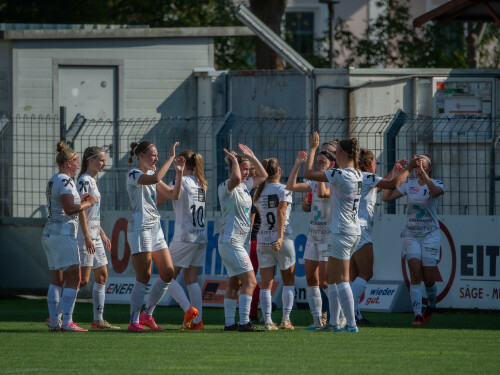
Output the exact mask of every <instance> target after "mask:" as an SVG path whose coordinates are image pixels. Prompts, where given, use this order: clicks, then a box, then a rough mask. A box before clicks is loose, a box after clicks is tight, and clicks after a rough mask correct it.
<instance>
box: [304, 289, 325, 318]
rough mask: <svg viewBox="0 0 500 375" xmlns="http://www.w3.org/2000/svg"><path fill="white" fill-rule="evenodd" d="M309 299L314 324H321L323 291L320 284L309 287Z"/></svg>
mask: <svg viewBox="0 0 500 375" xmlns="http://www.w3.org/2000/svg"><path fill="white" fill-rule="evenodd" d="M307 300H308V301H309V309H310V310H311V315H312V317H313V325H315V326H317V327H319V326H321V325H322V324H321V292H320V291H319V286H308V287H307Z"/></svg>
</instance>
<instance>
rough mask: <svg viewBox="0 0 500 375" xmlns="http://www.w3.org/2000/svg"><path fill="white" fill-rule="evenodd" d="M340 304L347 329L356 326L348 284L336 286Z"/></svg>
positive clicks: (352, 300)
mask: <svg viewBox="0 0 500 375" xmlns="http://www.w3.org/2000/svg"><path fill="white" fill-rule="evenodd" d="M337 291H338V294H339V300H340V304H341V305H342V310H344V314H345V318H346V324H347V325H348V326H349V327H354V326H355V325H356V318H355V316H354V298H353V297H352V290H351V286H350V285H349V283H347V282H346V283H340V284H338V285H337Z"/></svg>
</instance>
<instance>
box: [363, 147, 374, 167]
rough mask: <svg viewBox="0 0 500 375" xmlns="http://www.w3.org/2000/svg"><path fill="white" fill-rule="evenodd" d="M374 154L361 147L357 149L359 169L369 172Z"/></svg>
mask: <svg viewBox="0 0 500 375" xmlns="http://www.w3.org/2000/svg"><path fill="white" fill-rule="evenodd" d="M374 159H375V155H373V152H371V151H370V150H367V149H364V148H362V149H361V150H359V169H361V171H363V172H371V166H372V162H373V160H374Z"/></svg>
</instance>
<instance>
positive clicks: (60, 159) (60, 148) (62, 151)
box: [56, 141, 77, 167]
mask: <svg viewBox="0 0 500 375" xmlns="http://www.w3.org/2000/svg"><path fill="white" fill-rule="evenodd" d="M56 149H57V156H56V163H57V165H59V166H60V167H62V166H63V165H64V164H65V163H66V162H67V161H70V160H73V158H74V157H75V156H77V154H76V152H75V151H74V150H72V149H70V148H67V147H66V143H64V142H63V141H60V142H58V143H57V147H56Z"/></svg>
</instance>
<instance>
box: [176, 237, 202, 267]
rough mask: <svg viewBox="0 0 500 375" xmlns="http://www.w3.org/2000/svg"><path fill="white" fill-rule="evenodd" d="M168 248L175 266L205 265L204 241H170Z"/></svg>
mask: <svg viewBox="0 0 500 375" xmlns="http://www.w3.org/2000/svg"><path fill="white" fill-rule="evenodd" d="M168 249H169V250H170V255H171V256H172V262H173V263H174V266H176V267H181V268H189V266H195V267H202V266H204V265H205V254H206V252H207V244H206V243H196V242H181V241H172V242H170V246H169V248H168Z"/></svg>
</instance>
